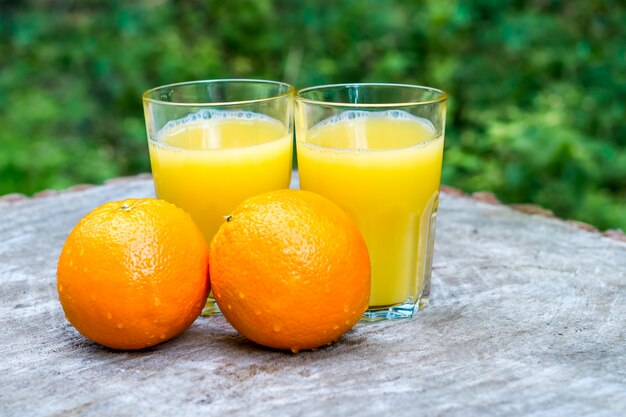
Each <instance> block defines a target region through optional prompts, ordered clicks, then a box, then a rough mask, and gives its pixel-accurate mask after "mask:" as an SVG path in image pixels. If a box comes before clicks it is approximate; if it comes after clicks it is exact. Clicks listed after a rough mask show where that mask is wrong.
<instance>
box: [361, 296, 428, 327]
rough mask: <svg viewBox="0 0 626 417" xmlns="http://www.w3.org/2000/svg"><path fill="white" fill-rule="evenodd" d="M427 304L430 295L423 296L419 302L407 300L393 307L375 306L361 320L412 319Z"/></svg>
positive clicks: (367, 321) (369, 321)
mask: <svg viewBox="0 0 626 417" xmlns="http://www.w3.org/2000/svg"><path fill="white" fill-rule="evenodd" d="M427 305H428V297H422V298H420V299H419V300H418V301H417V302H413V301H407V302H406V303H404V304H399V305H394V306H391V307H373V308H370V309H368V310H366V311H365V314H363V317H361V322H365V323H374V322H377V321H383V320H401V319H410V318H413V316H414V315H415V313H417V312H418V311H420V310H423V309H424V308H426V306H427Z"/></svg>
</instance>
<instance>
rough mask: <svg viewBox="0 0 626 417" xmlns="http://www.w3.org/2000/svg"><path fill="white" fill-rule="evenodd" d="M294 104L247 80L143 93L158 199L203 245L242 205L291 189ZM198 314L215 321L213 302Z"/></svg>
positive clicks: (278, 91)
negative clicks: (192, 226)
mask: <svg viewBox="0 0 626 417" xmlns="http://www.w3.org/2000/svg"><path fill="white" fill-rule="evenodd" d="M293 96H294V88H293V87H292V86H291V85H289V84H285V83H281V82H275V81H264V80H245V79H225V80H207V81H192V82H185V83H179V84H170V85H165V86H162V87H156V88H153V89H151V90H148V91H146V92H145V93H144V95H143V105H144V114H145V119H146V129H147V133H148V146H149V150H150V163H151V165H152V175H153V177H154V186H155V189H156V195H157V197H158V198H161V199H164V200H167V201H169V202H171V203H173V204H175V205H177V206H178V207H180V208H182V209H183V210H185V211H187V212H188V213H189V214H190V215H191V217H192V218H193V219H194V220H195V221H196V223H197V224H198V226H199V227H200V229H201V230H202V232H203V234H204V237H205V238H206V240H207V242H209V243H210V242H211V239H213V236H214V235H215V233H216V232H217V229H218V228H219V227H220V225H221V224H222V223H223V222H224V219H225V217H226V216H228V215H229V214H230V213H231V211H232V210H233V209H234V208H235V207H236V206H237V205H238V204H239V203H240V202H241V201H243V200H244V199H246V198H247V197H250V196H253V195H256V194H260V193H263V192H266V191H272V190H277V189H281V188H289V183H290V180H291V161H292V153H293V121H292V120H293ZM203 314H204V315H213V314H219V309H218V307H217V304H216V303H215V300H214V299H213V297H212V294H210V295H209V299H208V300H207V304H206V306H205V308H204V310H203Z"/></svg>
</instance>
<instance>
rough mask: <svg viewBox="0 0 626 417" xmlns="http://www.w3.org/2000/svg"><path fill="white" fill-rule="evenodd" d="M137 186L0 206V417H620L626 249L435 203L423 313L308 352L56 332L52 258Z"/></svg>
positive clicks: (224, 329) (194, 332)
mask: <svg viewBox="0 0 626 417" xmlns="http://www.w3.org/2000/svg"><path fill="white" fill-rule="evenodd" d="M150 195H153V191H152V183H151V181H150V180H149V179H135V180H127V181H120V182H114V183H109V184H107V185H104V186H99V187H94V188H86V187H80V189H79V190H74V192H67V193H58V194H54V195H50V196H47V197H41V198H34V199H22V198H19V199H7V200H4V201H1V202H0V415H1V416H50V415H64V416H78V415H80V416H103V415H117V416H137V415H149V414H150V413H151V414H152V415H175V416H196V415H202V416H211V415H234V416H238V415H260V416H261V415H278V416H282V415H306V416H321V417H327V416H333V415H346V416H347V415H355V416H377V417H379V416H381V415H392V413H393V415H395V416H417V415H429V416H430V415H446V416H448V415H450V416H469V415H482V416H502V415H506V416H567V415H578V416H623V415H626V244H624V243H621V242H619V241H617V240H612V239H609V238H607V237H602V236H601V235H600V234H598V233H590V232H587V231H584V230H581V229H579V228H578V227H576V226H574V225H572V224H569V223H566V222H563V221H560V220H558V219H554V218H548V217H545V216H537V215H529V214H524V213H521V212H519V211H515V210H512V209H510V208H508V207H506V206H503V205H499V204H487V203H484V202H480V201H477V200H476V199H471V198H467V197H460V196H453V195H450V194H444V195H443V196H442V199H441V206H440V215H439V220H438V222H439V223H438V237H437V245H436V255H435V266H434V278H433V291H432V299H431V305H430V306H429V307H428V308H427V309H426V310H425V311H423V312H421V313H420V314H419V316H418V317H417V318H415V319H414V320H412V321H404V322H395V323H382V324H372V325H365V324H359V325H358V326H357V327H356V328H355V329H354V330H353V331H351V332H349V333H348V334H347V335H345V336H344V337H343V338H342V340H341V341H340V343H336V344H334V345H332V346H330V347H328V348H325V349H320V350H318V351H316V352H302V353H300V354H297V355H294V354H291V353H281V352H274V351H271V350H266V349H262V348H259V347H257V346H255V345H253V344H252V343H250V342H248V341H247V340H245V339H244V338H242V337H240V336H238V335H237V333H236V332H235V331H234V330H233V329H232V328H231V327H229V325H228V324H227V323H226V322H225V321H224V319H223V318H199V319H198V320H197V321H196V322H195V323H194V325H193V326H192V327H191V328H190V329H189V330H188V331H186V332H185V333H184V334H183V335H181V336H180V337H178V338H176V339H174V340H173V341H170V342H168V343H165V344H163V345H160V346H157V347H155V348H152V349H149V350H146V351H142V352H135V353H129V352H122V353H120V352H113V351H110V350H107V349H105V348H102V347H99V346H97V345H95V344H93V343H91V342H89V341H87V340H85V339H84V338H83V337H81V336H80V335H79V334H78V333H77V332H76V331H75V330H74V329H73V328H72V327H71V326H70V325H69V324H68V323H67V322H66V321H65V319H64V317H63V313H62V310H61V307H60V304H59V303H58V301H57V294H56V288H55V270H56V260H57V257H58V255H59V253H60V250H61V247H62V244H63V242H64V239H65V238H66V236H67V234H68V233H69V231H70V230H71V228H72V227H73V225H74V224H75V223H76V222H77V221H78V220H79V219H80V218H81V217H82V216H83V215H84V214H86V213H87V212H88V211H89V210H91V209H92V208H94V207H96V206H98V205H99V204H101V203H103V202H105V201H108V200H114V199H121V198H125V197H131V196H134V197H142V196H150Z"/></svg>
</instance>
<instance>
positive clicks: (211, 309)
mask: <svg viewBox="0 0 626 417" xmlns="http://www.w3.org/2000/svg"><path fill="white" fill-rule="evenodd" d="M212 295H213V293H211V295H210V296H209V298H207V300H206V304H205V305H204V308H203V309H202V313H200V315H201V316H221V315H222V312H221V311H220V308H219V307H218V306H217V302H216V301H215V298H213V297H212Z"/></svg>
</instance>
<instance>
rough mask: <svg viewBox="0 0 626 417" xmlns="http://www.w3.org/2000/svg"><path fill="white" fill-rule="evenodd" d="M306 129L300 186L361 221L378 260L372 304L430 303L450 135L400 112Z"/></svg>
mask: <svg viewBox="0 0 626 417" xmlns="http://www.w3.org/2000/svg"><path fill="white" fill-rule="evenodd" d="M303 130H304V129H301V130H299V131H298V135H299V136H298V147H297V151H298V171H299V175H300V186H301V188H302V189H305V190H309V191H313V192H317V193H319V194H322V195H324V196H326V197H328V198H330V199H331V200H333V201H334V202H335V203H337V204H338V205H339V206H341V207H343V208H344V209H345V210H346V211H347V212H349V213H350V214H351V215H352V216H353V217H354V219H355V220H356V222H357V224H358V225H359V228H360V230H361V232H362V233H363V236H364V237H365V241H366V243H367V247H368V250H369V253H370V259H371V264H372V287H371V295H370V309H376V308H388V307H390V306H397V305H401V304H403V303H405V302H406V301H412V302H413V303H415V302H417V301H420V302H421V303H425V302H427V301H428V300H427V298H428V294H427V292H428V290H429V289H428V288H424V283H425V282H429V277H427V276H426V275H427V274H430V267H431V262H432V260H431V255H429V254H430V253H432V244H433V241H434V218H435V212H436V209H437V203H438V195H439V184H440V180H441V163H442V156H443V135H441V136H438V137H437V136H436V135H435V129H434V127H433V125H432V124H431V123H430V122H429V121H428V120H426V119H422V118H418V117H415V116H412V115H410V114H409V113H406V112H403V111H399V110H392V111H384V112H365V111H346V112H343V113H341V114H340V115H338V116H336V117H332V118H330V119H327V120H324V121H322V122H320V123H319V124H318V125H316V126H314V127H312V128H310V129H309V130H308V131H307V132H303ZM301 135H305V137H301ZM429 247H430V248H431V250H429Z"/></svg>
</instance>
